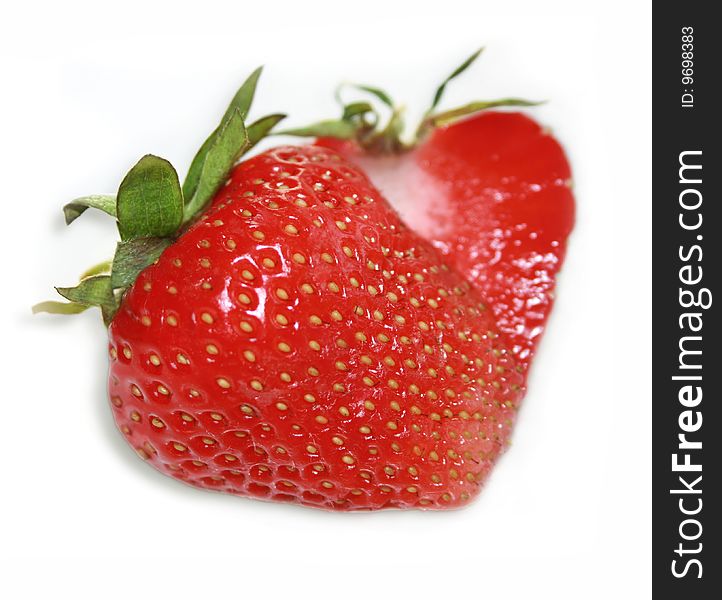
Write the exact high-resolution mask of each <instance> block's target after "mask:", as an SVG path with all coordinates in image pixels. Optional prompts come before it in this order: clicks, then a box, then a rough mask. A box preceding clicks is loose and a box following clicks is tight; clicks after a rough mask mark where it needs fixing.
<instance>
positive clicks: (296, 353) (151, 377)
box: [41, 82, 523, 510]
mask: <svg viewBox="0 0 722 600" xmlns="http://www.w3.org/2000/svg"><path fill="white" fill-rule="evenodd" d="M254 85H255V82H254ZM247 95H248V94H246V96H247ZM241 96H242V95H241ZM247 100H248V102H250V99H247ZM234 102H235V101H234ZM244 103H245V101H244ZM236 104H238V103H236ZM232 108H233V110H231V111H229V113H227V116H226V117H224V121H223V122H222V124H221V126H220V127H219V129H218V130H217V131H216V132H214V134H213V135H212V136H211V138H210V139H209V142H207V144H204V147H203V148H202V149H201V151H200V152H199V155H198V156H199V158H197V160H196V161H194V166H192V167H191V173H190V175H189V178H188V179H187V180H186V183H185V184H184V186H183V192H184V193H185V194H183V193H181V189H180V185H179V183H178V180H177V176H176V175H175V171H173V169H172V167H170V165H169V164H168V163H166V162H165V161H163V160H162V159H158V158H156V157H150V156H149V157H145V158H144V159H142V160H141V161H140V162H139V163H138V165H136V167H134V168H133V170H131V172H130V173H129V174H128V176H126V178H125V179H124V181H123V183H122V184H121V186H120V190H119V192H118V195H117V199H114V202H113V200H111V199H109V198H107V197H89V198H85V199H81V200H78V201H76V202H74V203H71V205H69V206H68V207H67V212H68V218H69V220H72V219H73V218H75V217H76V216H77V215H78V214H79V213H80V212H82V210H84V208H85V207H87V206H92V207H95V208H101V209H103V210H106V212H109V213H111V214H115V215H116V216H117V218H118V221H119V229H120V232H121V237H122V239H123V241H122V242H121V244H119V247H118V251H117V252H116V256H115V259H114V261H113V264H112V265H110V266H101V267H100V268H99V269H97V270H96V271H95V272H93V273H92V274H91V275H90V276H88V277H86V278H85V279H83V280H82V281H81V283H80V285H78V286H77V287H76V288H70V289H68V288H60V289H59V291H60V292H61V293H62V294H63V295H64V296H65V297H66V298H68V299H70V300H71V301H72V303H71V304H63V305H48V304H46V305H44V306H43V307H41V308H44V309H46V310H52V311H56V312H61V311H65V312H72V311H77V310H81V309H83V308H85V307H87V306H89V305H99V306H101V308H102V309H103V313H104V316H105V318H106V322H108V323H109V334H110V356H111V369H110V383H109V391H110V397H111V402H112V406H113V411H114V416H115V419H116V421H117V423H118V425H119V427H120V429H121V431H122V432H123V434H124V435H125V436H126V438H127V440H128V442H129V443H130V444H131V445H132V446H133V447H134V448H135V449H136V451H137V452H138V453H139V454H140V455H141V456H142V457H143V458H145V459H147V460H148V461H149V462H150V463H151V464H153V465H154V466H155V467H156V468H158V469H159V470H160V471H161V472H164V473H166V474H169V475H171V476H173V477H176V478H178V479H180V480H183V481H185V482H187V483H189V484H191V485H195V486H198V487H202V488H207V489H214V490H219V491H224V492H228V493H234V494H238V495H248V496H256V497H261V498H266V499H272V500H279V501H291V502H298V503H302V504H307V505H311V506H316V507H323V508H335V509H342V510H352V509H378V508H385V507H422V508H450V507H457V506H460V505H463V504H465V503H466V502H467V501H469V500H470V499H471V498H473V497H474V496H475V495H476V494H477V493H478V491H479V488H480V485H481V484H482V483H483V481H484V479H485V477H486V476H487V474H488V473H489V470H490V469H491V467H492V465H493V463H494V461H495V460H496V458H497V457H498V455H499V453H500V452H501V451H502V450H503V448H504V447H505V444H506V442H507V441H508V436H509V432H510V430H511V427H512V423H513V419H514V415H515V412H516V408H517V405H518V402H519V401H520V399H521V396H522V394H523V381H522V375H521V373H520V372H519V367H518V366H517V365H516V364H515V361H514V359H513V357H512V354H511V352H510V351H509V349H508V348H507V347H505V345H504V344H503V342H501V339H500V337H498V336H497V335H496V333H495V332H496V325H495V322H494V318H493V315H492V314H491V312H490V311H488V310H487V309H486V307H485V305H484V303H483V302H482V298H481V297H480V295H479V294H478V292H476V291H475V290H474V289H473V288H472V287H471V286H470V285H469V284H468V282H467V281H466V280H465V279H464V278H463V277H462V276H461V275H460V274H459V273H458V272H457V271H456V270H455V269H454V268H453V267H449V266H447V265H446V264H445V261H444V257H443V256H442V255H441V254H440V253H439V252H438V251H437V250H436V249H435V248H434V247H433V246H432V245H431V244H430V243H429V242H427V241H425V240H424V239H422V238H421V237H419V236H418V235H417V234H415V233H414V232H412V231H411V230H410V229H408V228H407V227H406V226H405V224H404V223H403V222H402V221H401V219H400V218H399V217H398V215H397V214H396V213H395V212H394V211H393V210H392V209H391V207H390V206H389V205H388V204H387V203H386V201H385V200H384V199H383V198H382V197H381V196H380V195H379V193H378V191H377V190H376V189H375V188H374V187H373V186H372V185H371V183H370V182H369V180H368V179H367V178H366V177H365V175H364V174H363V173H362V172H361V171H360V170H359V169H357V168H356V167H354V166H352V165H351V164H349V163H347V162H346V161H344V160H343V159H341V158H340V157H339V156H337V155H336V154H335V153H334V152H331V151H329V150H327V149H323V148H319V147H315V146H306V147H301V148H296V147H283V148H277V149H275V150H271V151H268V152H266V153H264V154H261V155H259V156H257V157H255V158H253V159H250V160H248V161H246V162H243V163H241V164H240V165H238V166H237V167H236V168H235V169H234V170H233V171H232V173H231V176H230V180H228V181H227V182H226V185H225V186H222V187H220V190H218V191H217V193H216V195H215V198H214V199H213V200H212V204H211V207H210V208H208V209H205V208H204V207H205V203H206V199H210V197H211V195H212V194H213V193H215V192H216V190H217V189H218V187H219V186H220V185H221V184H222V183H223V182H224V181H226V179H227V176H226V173H227V167H228V166H229V165H230V164H232V163H233V161H234V160H235V158H236V157H237V156H238V154H239V153H240V152H242V151H243V150H245V149H246V148H247V147H248V146H249V143H248V141H247V138H246V137H244V128H243V119H242V116H241V115H245V112H246V111H247V105H245V110H244V106H243V105H241V106H238V105H237V106H235V108H234V107H233V105H232ZM253 127H254V126H251V127H249V128H248V137H250V138H251V141H255V139H256V138H255V137H254V136H255V134H253V136H252V135H251V133H252V132H253V131H254V129H253ZM199 163H200V165H201V167H200V168H199V167H198V164H199ZM193 173H196V174H198V173H200V174H199V175H198V177H197V178H195V176H194V175H193ZM184 196H185V200H184ZM151 263H153V264H151ZM107 270H109V272H105V271H107Z"/></svg>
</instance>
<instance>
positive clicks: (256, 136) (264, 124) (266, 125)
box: [247, 113, 286, 149]
mask: <svg viewBox="0 0 722 600" xmlns="http://www.w3.org/2000/svg"><path fill="white" fill-rule="evenodd" d="M285 118H286V115H284V114H280V113H275V114H272V115H266V116H265V117H261V118H260V119H258V120H257V121H254V122H253V123H251V124H250V125H249V126H248V128H247V133H248V149H250V148H252V147H253V146H255V145H256V144H257V143H258V142H260V141H261V140H262V139H263V138H264V137H266V136H267V135H268V134H269V133H270V132H271V129H273V128H274V127H275V126H276V125H278V123H280V122H281V121H282V120H283V119H285Z"/></svg>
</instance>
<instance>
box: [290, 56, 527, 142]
mask: <svg viewBox="0 0 722 600" xmlns="http://www.w3.org/2000/svg"><path fill="white" fill-rule="evenodd" d="M482 51H483V48H480V49H479V50H477V51H476V52H474V53H473V54H472V55H471V56H469V57H468V58H467V59H466V60H465V61H464V62H463V63H462V64H461V65H459V66H458V67H457V68H456V69H454V71H453V72H452V73H451V74H450V75H449V76H448V77H447V78H446V79H444V81H443V82H442V83H441V85H440V86H439V87H438V88H437V89H436V91H435V93H434V97H433V99H432V101H431V105H430V106H429V108H428V109H427V110H426V112H425V113H424V116H423V118H422V119H421V122H420V123H419V124H418V126H417V127H416V130H415V132H414V134H413V137H412V139H411V141H404V140H403V139H402V136H403V133H404V129H405V124H404V119H403V108H402V107H400V106H398V105H397V104H396V103H394V101H393V100H392V98H391V96H389V94H387V93H386V92H385V91H383V90H381V89H379V88H377V87H373V86H369V85H357V84H353V85H351V86H350V87H352V88H353V89H355V90H357V91H360V92H363V93H365V94H368V95H369V96H371V97H372V98H373V99H374V100H375V101H378V102H380V103H381V105H383V108H384V109H385V110H386V112H388V113H389V116H388V118H387V119H386V121H385V122H382V120H381V118H380V114H379V111H378V110H377V109H376V108H375V107H374V105H373V104H372V103H370V102H366V101H354V102H351V103H345V102H344V101H343V99H342V98H341V91H342V89H344V88H345V87H349V86H341V87H340V88H339V90H337V93H336V99H337V100H338V102H339V103H340V104H341V107H342V114H341V117H340V118H338V119H327V120H324V121H319V122H317V123H313V124H311V125H308V126H306V127H297V128H293V129H287V130H284V131H279V132H278V134H285V135H296V136H302V137H331V138H337V139H342V140H354V141H356V142H357V143H358V144H359V146H361V147H362V148H364V149H365V150H366V151H367V152H369V153H371V154H390V153H399V152H404V151H406V150H410V149H411V148H413V147H414V146H416V145H417V144H418V143H419V142H420V141H421V140H423V139H424V138H425V137H426V136H427V135H428V134H429V133H430V132H431V131H432V130H433V129H434V128H436V127H442V126H445V125H449V124H451V123H453V122H455V121H457V120H459V119H463V118H464V117H468V116H470V115H473V114H475V113H478V112H480V111H482V110H487V109H489V108H496V107H502V106H533V105H536V104H539V103H538V102H530V101H528V100H523V99H521V98H504V99H500V100H485V101H478V102H470V103H468V104H465V105H464V106H460V107H457V108H453V109H451V110H444V111H438V110H437V108H438V106H439V104H440V103H441V100H442V98H443V95H444V92H445V91H446V86H447V85H448V84H449V82H451V81H452V80H453V79H455V78H456V77H458V76H459V75H461V74H462V73H463V72H464V71H466V70H467V69H468V68H469V67H470V66H471V65H472V64H473V63H474V61H475V60H476V59H477V58H478V57H479V55H480V54H481V52H482Z"/></svg>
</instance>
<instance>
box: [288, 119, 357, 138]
mask: <svg viewBox="0 0 722 600" xmlns="http://www.w3.org/2000/svg"><path fill="white" fill-rule="evenodd" d="M357 130H358V128H357V127H356V126H355V125H354V124H353V123H349V122H348V121H344V120H343V119H329V120H327V121H319V122H318V123H313V124H311V125H308V126H307V127H298V128H296V129H284V130H283V131H278V132H276V135H296V136H299V137H332V138H337V139H340V140H350V139H353V138H354V137H356V132H357Z"/></svg>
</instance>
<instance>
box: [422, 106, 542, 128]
mask: <svg viewBox="0 0 722 600" xmlns="http://www.w3.org/2000/svg"><path fill="white" fill-rule="evenodd" d="M539 104H543V102H535V101H531V100H524V99H523V98H502V99H501V100H485V101H480V102H469V104H465V105H464V106H460V107H458V108H453V109H451V110H446V111H443V112H440V113H436V114H435V115H430V116H428V117H426V119H424V120H423V121H422V122H421V125H420V126H419V132H421V133H423V132H424V131H426V130H427V129H429V128H432V127H443V126H444V125H449V124H451V123H453V122H455V121H458V120H459V119H462V118H464V117H468V116H470V115H473V114H475V113H478V112H481V111H483V110H488V109H490V108H498V107H501V106H538V105H539Z"/></svg>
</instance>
